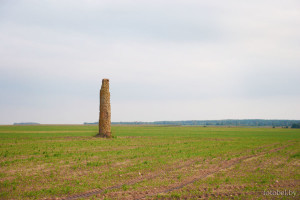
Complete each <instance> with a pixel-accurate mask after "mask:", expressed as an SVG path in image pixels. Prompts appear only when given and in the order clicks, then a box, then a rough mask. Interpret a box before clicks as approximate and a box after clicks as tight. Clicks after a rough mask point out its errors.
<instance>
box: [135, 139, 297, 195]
mask: <svg viewBox="0 0 300 200" xmlns="http://www.w3.org/2000/svg"><path fill="white" fill-rule="evenodd" d="M291 145H292V144H289V145H285V146H282V147H278V148H275V149H271V150H269V151H267V152H261V153H259V154H256V155H249V156H243V157H241V158H237V159H236V160H233V161H231V162H227V163H226V161H225V162H224V163H223V167H218V168H216V169H210V170H207V172H205V173H203V174H201V175H199V176H194V177H190V178H188V179H187V180H186V181H185V182H184V183H181V184H178V185H175V186H171V187H169V188H168V189H164V190H163V191H156V192H154V193H149V194H147V195H145V196H143V197H139V198H135V199H136V200H142V199H146V198H147V197H151V196H156V195H158V194H165V193H168V192H172V191H174V190H178V189H182V188H183V187H185V186H187V185H189V184H192V183H194V182H196V181H199V180H201V179H204V178H206V177H208V176H211V175H213V174H215V173H217V172H219V171H224V170H227V169H230V168H231V167H232V166H234V165H235V164H237V163H239V162H242V161H247V160H249V159H254V158H258V157H260V156H263V155H266V154H267V153H272V152H276V151H279V150H281V149H284V148H286V147H288V146H291Z"/></svg>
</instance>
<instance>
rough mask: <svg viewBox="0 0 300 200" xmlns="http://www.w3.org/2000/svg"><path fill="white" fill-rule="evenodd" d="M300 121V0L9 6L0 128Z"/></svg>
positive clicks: (2, 13)
mask: <svg viewBox="0 0 300 200" xmlns="http://www.w3.org/2000/svg"><path fill="white" fill-rule="evenodd" d="M103 78H109V79H110V84H111V85H110V92H111V106H112V121H115V122H116V121H158V120H205V119H258V118H259V119H300V89H299V86H300V1H299V0H284V1H283V0H251V1H248V0H172V1H171V0H165V1H162V0H159V1H158V0H151V1H146V0H145V1H143V0H135V1H134V0H131V1H130V0H82V1H74V0H72V1H71V0H70V1H62V0H57V1H56V0H51V1H50V0H49V1H47V0H45V1H40V0H35V1H33V0H26V1H25V0H24V1H22V0H0V94H1V96H0V113H1V114H0V124H11V123H14V122H39V123H83V122H95V121H98V117H99V90H100V87H101V80H102V79H103Z"/></svg>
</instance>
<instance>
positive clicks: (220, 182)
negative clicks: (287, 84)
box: [0, 125, 300, 199]
mask: <svg viewBox="0 0 300 200" xmlns="http://www.w3.org/2000/svg"><path fill="white" fill-rule="evenodd" d="M112 132H113V135H114V138H112V139H104V138H98V137H93V136H94V135H96V134H97V126H84V125H74V126H67V125H65V126H63V125H62V126H54V125H51V126H46V125H31V126H0V141H1V143H0V159H1V160H0V199H54V198H56V199H78V198H79V199H83V198H88V199H199V198H211V199H274V196H272V195H265V192H266V191H271V190H272V191H273V190H281V191H282V190H291V191H294V192H295V195H294V196H293V195H290V196H287V195H285V196H279V198H286V199H289V198H291V199H297V198H298V199H299V192H300V191H299V186H300V175H299V166H300V145H299V142H300V140H299V139H300V130H299V129H283V128H275V129H273V128H245V127H243V128H239V127H231V128H227V127H198V126H189V127H187V126H113V127H112ZM276 198H277V197H276Z"/></svg>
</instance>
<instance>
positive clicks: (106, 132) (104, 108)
mask: <svg viewBox="0 0 300 200" xmlns="http://www.w3.org/2000/svg"><path fill="white" fill-rule="evenodd" d="M110 118H111V111H110V93H109V79H103V80H102V86H101V90H100V114H99V134H98V136H100V137H107V138H111V137H112V135H111V127H110V120H111V119H110Z"/></svg>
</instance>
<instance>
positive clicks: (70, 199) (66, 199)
mask: <svg viewBox="0 0 300 200" xmlns="http://www.w3.org/2000/svg"><path fill="white" fill-rule="evenodd" d="M277 144H278V143H275V144H269V145H265V146H262V147H259V148H257V149H255V150H259V149H262V148H265V147H269V146H274V145H277ZM284 147H285V146H284ZM284 147H279V148H276V149H272V150H270V151H268V152H262V153H259V154H256V155H252V156H243V157H241V158H237V159H235V160H231V161H224V163H223V164H222V165H223V167H220V168H216V169H210V170H208V171H207V172H205V173H204V174H201V176H197V177H191V178H190V179H188V180H186V182H184V183H182V184H180V185H176V186H173V187H171V188H168V189H165V190H163V191H159V192H155V193H148V194H147V195H144V196H142V197H139V198H137V199H144V198H146V197H149V196H154V195H157V194H161V193H167V192H171V191H173V190H177V189H181V188H183V187H185V186H186V185H189V184H191V183H194V182H196V181H197V180H200V179H203V178H205V177H207V176H209V175H212V174H214V173H216V172H218V171H221V170H225V169H228V168H230V167H231V166H233V165H235V164H236V163H238V162H240V161H241V160H246V159H249V158H253V157H258V156H261V155H263V154H266V153H269V152H272V151H274V150H275V151H278V150H280V149H282V148H284ZM277 149H278V150H277ZM197 161H199V160H196V159H193V160H188V161H186V162H185V163H184V164H181V165H179V162H178V163H177V164H178V165H177V164H176V163H175V164H174V165H172V166H171V167H168V168H165V169H161V170H159V171H158V172H154V173H150V174H147V175H144V176H141V177H138V178H135V179H132V180H129V181H127V182H124V183H122V184H118V185H114V186H111V187H108V188H104V189H95V190H91V191H89V192H86V193H82V194H77V195H72V196H69V197H64V198H61V199H62V200H75V199H79V198H86V197H90V196H93V195H97V194H101V193H103V192H104V191H108V190H113V189H120V188H122V186H123V185H127V186H129V185H133V184H136V183H140V182H142V181H146V180H151V179H154V178H157V177H159V176H162V174H165V172H166V171H171V170H179V169H181V168H184V167H190V166H192V165H193V164H194V163H195V162H197ZM224 164H225V167H224ZM174 166H176V167H174Z"/></svg>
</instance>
